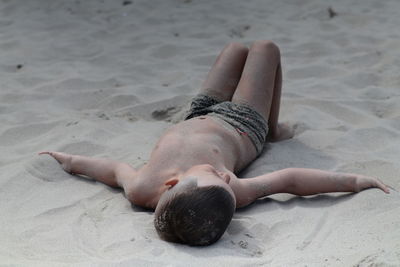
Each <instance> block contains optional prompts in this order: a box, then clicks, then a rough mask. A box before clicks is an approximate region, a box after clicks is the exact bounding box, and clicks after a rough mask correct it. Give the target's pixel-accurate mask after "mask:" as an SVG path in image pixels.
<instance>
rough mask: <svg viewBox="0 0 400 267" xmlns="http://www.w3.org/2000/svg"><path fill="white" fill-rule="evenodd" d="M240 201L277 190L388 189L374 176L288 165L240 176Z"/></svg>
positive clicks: (297, 192) (247, 201)
mask: <svg viewBox="0 0 400 267" xmlns="http://www.w3.org/2000/svg"><path fill="white" fill-rule="evenodd" d="M241 181H242V182H241V183H242V186H241V187H242V192H243V193H242V195H241V196H239V197H237V198H238V199H242V200H243V201H242V203H240V204H242V205H240V206H246V205H248V204H250V203H252V202H253V201H255V200H256V199H258V198H261V197H265V196H268V195H272V194H276V193H289V194H294V195H298V196H308V195H314V194H319V193H330V192H359V191H361V190H364V189H366V188H373V187H375V188H379V189H381V190H382V191H384V192H385V193H389V189H388V187H387V186H386V185H385V184H383V183H382V182H381V181H379V180H378V179H376V178H372V177H368V176H364V175H359V174H353V173H337V172H330V171H322V170H317V169H302V168H288V169H283V170H280V171H276V172H272V173H269V174H265V175H261V176H258V177H255V178H248V179H242V180H241Z"/></svg>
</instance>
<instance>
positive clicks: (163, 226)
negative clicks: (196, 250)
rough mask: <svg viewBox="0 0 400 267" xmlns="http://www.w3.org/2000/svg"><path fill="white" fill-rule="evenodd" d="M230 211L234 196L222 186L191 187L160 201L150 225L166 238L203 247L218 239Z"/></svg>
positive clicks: (226, 223)
mask: <svg viewBox="0 0 400 267" xmlns="http://www.w3.org/2000/svg"><path fill="white" fill-rule="evenodd" d="M234 211H235V202H234V199H233V197H232V196H231V195H230V194H229V192H228V191H227V190H226V189H224V188H222V187H219V186H209V187H202V188H198V187H195V188H192V189H189V190H187V191H185V192H182V193H178V194H176V195H175V196H173V197H171V199H169V200H168V201H167V202H166V203H165V204H162V206H161V207H160V209H159V210H157V213H156V215H155V218H154V226H155V227H156V230H157V233H158V235H159V236H160V237H161V238H162V239H164V240H166V241H170V242H176V243H184V244H188V245H190V246H205V245H210V244H212V243H214V242H216V241H217V240H218V239H220V238H221V236H222V235H223V233H224V232H225V230H226V228H227V227H228V225H229V223H230V221H231V220H232V216H233V213H234Z"/></svg>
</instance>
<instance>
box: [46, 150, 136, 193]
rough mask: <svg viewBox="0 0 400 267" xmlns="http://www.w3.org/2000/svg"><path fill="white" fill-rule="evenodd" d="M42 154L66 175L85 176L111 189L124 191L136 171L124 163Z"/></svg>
mask: <svg viewBox="0 0 400 267" xmlns="http://www.w3.org/2000/svg"><path fill="white" fill-rule="evenodd" d="M42 154H48V155H50V156H52V157H53V158H54V159H56V160H57V161H58V162H59V163H60V164H61V167H62V168H63V169H64V170H65V171H66V172H68V173H71V174H80V175H85V176H88V177H91V178H93V179H95V180H97V181H99V182H102V183H104V184H106V185H109V186H112V187H122V188H124V189H126V188H128V186H129V183H131V181H132V180H133V178H134V177H135V176H136V171H135V170H134V169H133V168H132V167H131V166H129V165H128V164H126V163H120V162H116V161H112V160H107V159H96V158H90V157H85V156H78V155H70V154H66V153H61V152H52V151H44V152H40V153H39V155H42Z"/></svg>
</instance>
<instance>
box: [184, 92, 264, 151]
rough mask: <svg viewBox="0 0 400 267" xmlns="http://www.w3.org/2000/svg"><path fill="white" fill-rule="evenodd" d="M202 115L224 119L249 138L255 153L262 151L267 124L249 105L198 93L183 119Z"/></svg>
mask: <svg viewBox="0 0 400 267" xmlns="http://www.w3.org/2000/svg"><path fill="white" fill-rule="evenodd" d="M202 115H208V116H213V117H218V118H220V119H222V120H224V121H226V122H227V123H229V124H230V125H232V126H233V127H235V128H236V129H237V130H238V132H239V133H240V134H245V135H247V136H248V137H249V138H250V140H251V141H252V142H253V144H254V146H255V148H256V150H257V155H259V154H260V153H261V152H262V150H263V148H264V143H265V139H266V137H267V134H268V125H267V121H266V120H265V119H264V117H263V116H262V115H261V114H260V113H258V112H257V111H256V110H254V109H253V108H252V107H251V106H249V105H246V104H237V103H233V102H230V101H225V102H220V101H218V100H217V99H215V98H213V97H211V96H208V95H202V94H199V95H197V96H195V97H194V98H193V100H192V103H191V105H190V110H189V113H188V115H187V116H186V117H185V120H188V119H191V118H195V117H198V116H202Z"/></svg>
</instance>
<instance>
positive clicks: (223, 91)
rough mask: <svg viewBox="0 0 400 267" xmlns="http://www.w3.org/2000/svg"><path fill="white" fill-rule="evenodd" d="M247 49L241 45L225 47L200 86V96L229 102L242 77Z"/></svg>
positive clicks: (234, 44)
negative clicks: (204, 95) (203, 95)
mask: <svg viewBox="0 0 400 267" xmlns="http://www.w3.org/2000/svg"><path fill="white" fill-rule="evenodd" d="M248 51H249V49H248V48H247V47H245V46H244V45H242V44H238V43H231V44H228V45H227V46H225V48H224V49H223V50H222V52H221V53H220V54H219V56H218V58H217V60H216V61H215V63H214V65H213V66H212V68H211V70H210V72H209V73H208V76H207V79H206V80H205V81H204V83H203V84H202V87H201V90H200V94H206V95H209V96H212V97H214V98H216V99H217V100H218V101H221V102H222V101H230V100H231V99H232V96H233V93H234V92H235V90H236V87H237V85H238V83H239V80H240V77H241V75H242V71H243V67H244V63H245V62H246V58H247V54H248Z"/></svg>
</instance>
